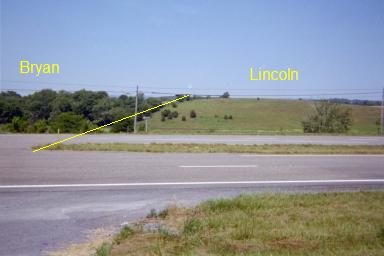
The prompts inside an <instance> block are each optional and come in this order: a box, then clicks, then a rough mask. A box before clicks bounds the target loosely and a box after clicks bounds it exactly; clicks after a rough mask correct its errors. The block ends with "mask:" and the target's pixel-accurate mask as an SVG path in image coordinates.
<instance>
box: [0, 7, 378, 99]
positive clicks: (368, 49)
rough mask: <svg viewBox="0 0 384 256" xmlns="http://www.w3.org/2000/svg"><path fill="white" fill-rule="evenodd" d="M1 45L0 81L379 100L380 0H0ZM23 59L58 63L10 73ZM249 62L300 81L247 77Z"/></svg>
mask: <svg viewBox="0 0 384 256" xmlns="http://www.w3.org/2000/svg"><path fill="white" fill-rule="evenodd" d="M1 49H2V50H1V71H2V72H1V87H2V89H24V90H34V89H40V88H53V89H64V90H77V89H81V88H86V89H93V90H106V91H129V92H132V91H133V90H134V89H133V87H134V86H136V84H139V86H140V88H141V90H142V91H144V92H145V93H147V94H149V93H150V92H153V91H155V92H164V93H182V92H186V91H190V92H192V93H196V94H218V93H222V92H223V91H226V90H229V92H230V93H231V94H232V95H269V94H273V95H281V94H283V95H301V94H303V95H307V94H309V95H310V94H320V93H322V94H324V93H340V94H343V93H360V92H363V93H370V92H372V93H373V94H369V95H344V96H345V97H346V98H363V99H364V98H369V99H380V97H381V94H380V92H379V91H380V90H381V88H382V87H383V86H384V80H383V74H384V1H373V0H372V1H118V0H114V1H85V0H81V1H71V0H67V1H58V0H56V1H55V0H51V1H41V0H35V1H20V0H1ZM21 59H27V60H29V61H30V62H33V63H58V64H59V65H60V71H61V72H60V74H59V75H41V76H40V77H35V76H34V75H20V74H19V67H18V65H19V64H18V63H19V61H20V60H21ZM250 67H254V68H258V67H262V68H265V69H285V68H287V67H291V68H295V69H297V70H299V74H300V79H299V81H250V80H249V68H250ZM20 81H21V82H20ZM342 96H343V95H339V96H337V97H342ZM323 97H324V96H323Z"/></svg>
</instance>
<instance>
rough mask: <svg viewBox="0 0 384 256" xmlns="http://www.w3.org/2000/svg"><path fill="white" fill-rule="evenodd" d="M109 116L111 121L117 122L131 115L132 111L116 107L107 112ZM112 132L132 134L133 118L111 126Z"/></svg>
mask: <svg viewBox="0 0 384 256" xmlns="http://www.w3.org/2000/svg"><path fill="white" fill-rule="evenodd" d="M109 113H110V115H111V116H112V118H113V121H116V120H119V119H121V118H123V117H125V116H129V115H132V114H133V111H127V110H125V109H124V108H121V107H117V108H113V109H111V110H110V111H109ZM111 131H112V132H132V131H133V118H128V119H125V120H123V121H121V122H118V123H116V124H113V125H112V126H111Z"/></svg>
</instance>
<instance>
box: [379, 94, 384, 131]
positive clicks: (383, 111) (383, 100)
mask: <svg viewBox="0 0 384 256" xmlns="http://www.w3.org/2000/svg"><path fill="white" fill-rule="evenodd" d="M380 125H381V136H383V135H384V87H383V95H382V98H381V121H380Z"/></svg>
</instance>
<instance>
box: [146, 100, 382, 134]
mask: <svg viewBox="0 0 384 256" xmlns="http://www.w3.org/2000/svg"><path fill="white" fill-rule="evenodd" d="M313 106H314V103H313V102H310V101H299V100H276V99H260V100H257V99H199V100H192V101H189V102H183V103H179V104H178V105H177V107H172V106H169V107H167V108H168V109H170V110H171V111H178V113H179V116H178V117H177V118H176V119H175V118H174V119H172V120H168V119H167V120H165V121H161V114H160V112H158V113H155V114H153V116H152V118H151V119H150V120H149V122H148V123H149V132H150V133H163V134H170V133H181V134H191V133H193V134H196V133H200V134H302V133H303V131H302V126H301V121H302V120H303V119H305V118H306V116H307V115H308V114H309V113H311V111H312V110H313ZM346 106H347V105H346ZM348 107H350V108H351V109H352V116H353V126H352V129H351V131H350V132H349V134H366V135H376V134H377V128H378V127H377V125H376V124H375V122H376V121H377V120H378V118H380V108H379V107H368V106H354V105H348ZM191 110H195V111H196V113H197V117H196V118H190V116H189V113H190V111H191ZM183 115H184V116H186V119H187V120H186V121H182V116H183ZM225 115H228V116H229V115H232V117H233V119H232V120H231V119H227V120H225V119H224V116H225Z"/></svg>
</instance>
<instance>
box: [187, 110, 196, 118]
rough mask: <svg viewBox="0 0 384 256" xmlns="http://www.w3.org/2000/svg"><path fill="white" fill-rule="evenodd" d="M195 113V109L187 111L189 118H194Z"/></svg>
mask: <svg viewBox="0 0 384 256" xmlns="http://www.w3.org/2000/svg"><path fill="white" fill-rule="evenodd" d="M196 116H197V114H196V111H195V110H191V112H189V117H190V118H196Z"/></svg>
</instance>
